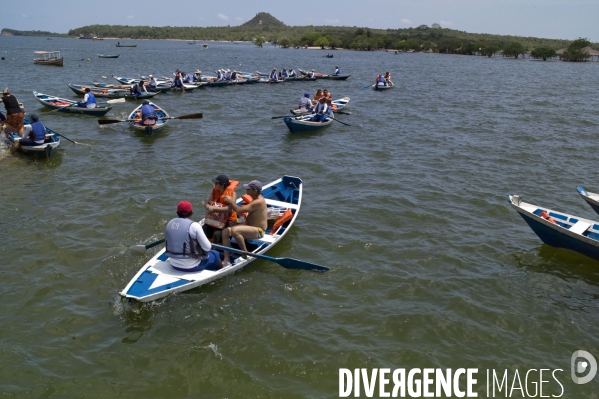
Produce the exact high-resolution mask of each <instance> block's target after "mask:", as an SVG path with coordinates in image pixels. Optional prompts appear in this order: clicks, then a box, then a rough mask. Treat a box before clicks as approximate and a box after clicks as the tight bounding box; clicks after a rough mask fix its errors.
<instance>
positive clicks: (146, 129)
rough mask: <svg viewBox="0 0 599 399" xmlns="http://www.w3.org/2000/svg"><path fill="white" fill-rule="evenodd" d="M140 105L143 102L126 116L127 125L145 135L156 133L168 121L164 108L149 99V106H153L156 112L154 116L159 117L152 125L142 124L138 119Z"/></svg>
mask: <svg viewBox="0 0 599 399" xmlns="http://www.w3.org/2000/svg"><path fill="white" fill-rule="evenodd" d="M142 106H143V104H140V105H139V106H138V107H137V108H135V109H134V110H133V112H131V113H130V114H129V116H128V117H127V119H128V120H129V126H130V127H131V128H133V129H135V130H136V131H137V132H141V133H144V134H145V135H146V136H151V135H152V134H154V133H156V132H157V131H159V130H160V129H163V128H164V127H166V125H167V124H168V122H169V119H168V118H169V115H168V114H167V113H166V111H165V110H163V109H162V108H160V107H159V106H158V105H156V104H154V103H153V102H151V101H150V106H152V107H153V108H154V112H155V113H156V116H157V117H158V118H159V119H158V120H156V124H154V125H149V126H146V125H143V124H142V123H141V120H139V115H141V107H142ZM138 111H139V115H138ZM160 118H163V119H160Z"/></svg>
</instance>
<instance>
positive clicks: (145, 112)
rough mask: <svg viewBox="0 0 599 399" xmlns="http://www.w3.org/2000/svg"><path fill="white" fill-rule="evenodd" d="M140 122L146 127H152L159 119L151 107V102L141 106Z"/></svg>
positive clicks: (148, 101) (144, 102)
mask: <svg viewBox="0 0 599 399" xmlns="http://www.w3.org/2000/svg"><path fill="white" fill-rule="evenodd" d="M140 117H141V118H140V122H141V124H142V125H144V126H152V125H155V124H156V120H157V119H158V117H157V116H156V110H155V109H154V107H152V106H151V105H150V100H144V101H143V105H142V106H141V115H140Z"/></svg>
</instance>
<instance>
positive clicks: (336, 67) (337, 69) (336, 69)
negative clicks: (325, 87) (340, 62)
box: [333, 66, 341, 76]
mask: <svg viewBox="0 0 599 399" xmlns="http://www.w3.org/2000/svg"><path fill="white" fill-rule="evenodd" d="M339 75H341V69H339V67H338V66H335V72H334V73H333V76H339Z"/></svg>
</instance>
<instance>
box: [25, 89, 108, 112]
mask: <svg viewBox="0 0 599 399" xmlns="http://www.w3.org/2000/svg"><path fill="white" fill-rule="evenodd" d="M33 95H34V96H35V99H36V100H37V101H39V102H40V103H41V104H42V105H43V106H45V107H47V108H51V109H55V110H58V111H56V112H63V113H67V114H83V115H91V116H104V115H106V114H107V113H108V111H110V110H111V109H112V107H111V106H101V105H99V104H98V105H97V106H96V108H81V107H78V106H77V101H73V100H69V99H66V98H60V97H55V96H51V95H48V94H44V93H39V92H37V91H34V92H33Z"/></svg>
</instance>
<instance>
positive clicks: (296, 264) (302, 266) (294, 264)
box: [212, 244, 329, 272]
mask: <svg viewBox="0 0 599 399" xmlns="http://www.w3.org/2000/svg"><path fill="white" fill-rule="evenodd" d="M212 247H213V248H216V249H220V250H223V251H229V252H233V253H236V254H241V255H245V256H251V257H254V258H258V259H264V260H269V261H271V262H275V263H277V264H278V265H279V266H283V267H284V268H285V269H298V270H309V271H313V272H326V271H327V270H329V268H328V267H326V266H320V265H317V264H314V263H310V262H306V261H303V260H297V259H292V258H273V257H271V256H266V255H260V254H254V253H251V252H246V251H242V250H240V249H235V248H230V247H224V246H222V245H217V244H212Z"/></svg>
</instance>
